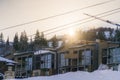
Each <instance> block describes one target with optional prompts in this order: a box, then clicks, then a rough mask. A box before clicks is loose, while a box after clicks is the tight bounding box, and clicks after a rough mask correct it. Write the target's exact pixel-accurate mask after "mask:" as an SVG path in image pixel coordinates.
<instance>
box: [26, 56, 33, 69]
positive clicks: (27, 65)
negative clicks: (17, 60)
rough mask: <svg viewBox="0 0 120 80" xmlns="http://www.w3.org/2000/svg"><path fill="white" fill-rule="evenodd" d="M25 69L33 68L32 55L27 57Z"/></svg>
mask: <svg viewBox="0 0 120 80" xmlns="http://www.w3.org/2000/svg"><path fill="white" fill-rule="evenodd" d="M25 69H26V70H32V57H28V58H25Z"/></svg>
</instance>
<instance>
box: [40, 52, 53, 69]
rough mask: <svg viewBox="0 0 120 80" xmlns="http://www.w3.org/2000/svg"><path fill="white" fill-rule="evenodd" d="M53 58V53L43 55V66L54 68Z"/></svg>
mask: <svg viewBox="0 0 120 80" xmlns="http://www.w3.org/2000/svg"><path fill="white" fill-rule="evenodd" d="M52 59H53V58H52V55H51V54H46V55H41V68H52V63H53V62H52V61H53V60H52Z"/></svg>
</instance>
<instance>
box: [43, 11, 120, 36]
mask: <svg viewBox="0 0 120 80" xmlns="http://www.w3.org/2000/svg"><path fill="white" fill-rule="evenodd" d="M118 12H120V11H117V12H114V13H110V14H107V15H104V16H101V17H106V16H109V15H112V14H116V13H118ZM101 17H99V18H101ZM93 20H96V19H91V20H88V21H85V22H82V23H79V24H75V25H80V24H84V23H87V22H90V21H93ZM75 25H72V26H69V28H70V27H73V26H75ZM67 28H68V27H65V28H62V29H59V30H56V31H53V32H49V33H47V34H45V35H49V34H52V33H55V32H58V31H62V30H65V29H67Z"/></svg>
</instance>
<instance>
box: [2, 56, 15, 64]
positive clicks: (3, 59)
mask: <svg viewBox="0 0 120 80" xmlns="http://www.w3.org/2000/svg"><path fill="white" fill-rule="evenodd" d="M0 61H2V62H7V63H17V62H15V61H13V60H9V59H6V58H3V57H1V56H0Z"/></svg>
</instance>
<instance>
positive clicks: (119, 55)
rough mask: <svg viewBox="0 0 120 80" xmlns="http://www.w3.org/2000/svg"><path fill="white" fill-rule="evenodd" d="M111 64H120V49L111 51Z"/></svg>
mask: <svg viewBox="0 0 120 80" xmlns="http://www.w3.org/2000/svg"><path fill="white" fill-rule="evenodd" d="M110 55H111V58H110V63H120V48H112V49H110Z"/></svg>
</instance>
